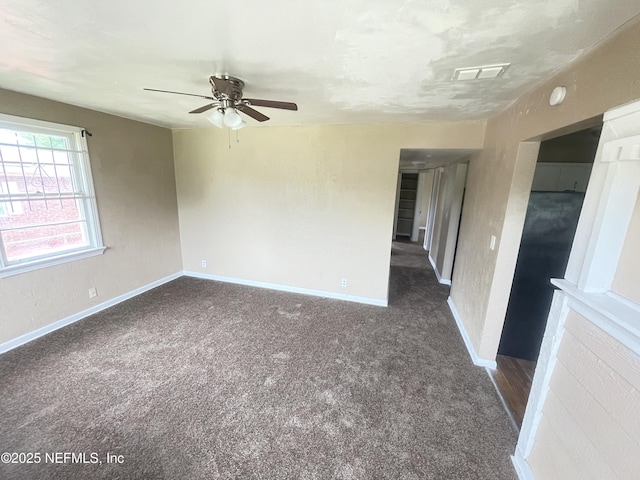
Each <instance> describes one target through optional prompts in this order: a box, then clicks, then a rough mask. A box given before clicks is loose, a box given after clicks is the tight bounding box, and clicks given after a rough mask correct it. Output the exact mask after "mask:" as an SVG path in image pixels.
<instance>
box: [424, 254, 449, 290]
mask: <svg viewBox="0 0 640 480" xmlns="http://www.w3.org/2000/svg"><path fill="white" fill-rule="evenodd" d="M429 263H430V264H431V266H432V267H433V271H434V272H436V278H437V279H438V282H439V283H442V284H443V285H451V280H447V279H446V278H442V275H440V271H439V270H438V267H436V262H435V261H434V260H433V258H431V253H429Z"/></svg>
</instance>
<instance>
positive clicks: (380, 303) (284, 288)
mask: <svg viewBox="0 0 640 480" xmlns="http://www.w3.org/2000/svg"><path fill="white" fill-rule="evenodd" d="M184 275H186V276H187V277H195V278H203V279H206V280H215V281H218V282H224V283H235V284H238V285H247V286H249V287H258V288H267V289H269V290H279V291H281V292H290V293H301V294H303V295H313V296H314V297H324V298H333V299H336V300H346V301H347V302H355V303H364V304H367V305H375V306H377V307H386V306H388V300H379V299H377V298H369V297H358V296H356V295H348V294H344V293H335V292H326V291H323V290H314V289H311V288H302V287H292V286H289V285H280V284H277V283H268V282H258V281H255V280H244V279H242V278H235V277H225V276H222V275H212V274H209V273H200V272H192V271H188V270H185V271H184Z"/></svg>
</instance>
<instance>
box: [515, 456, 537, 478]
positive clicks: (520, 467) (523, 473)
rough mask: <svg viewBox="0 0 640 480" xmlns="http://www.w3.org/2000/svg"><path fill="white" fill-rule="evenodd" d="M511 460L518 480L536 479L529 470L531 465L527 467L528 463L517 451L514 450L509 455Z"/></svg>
mask: <svg viewBox="0 0 640 480" xmlns="http://www.w3.org/2000/svg"><path fill="white" fill-rule="evenodd" d="M511 462H512V463H513V466H514V468H515V469H516V473H517V474H518V478H519V479H520V480H535V479H536V477H535V475H534V474H533V472H532V471H531V467H529V464H528V463H527V462H526V461H525V460H524V458H522V457H521V456H519V455H518V452H516V454H515V455H512V456H511Z"/></svg>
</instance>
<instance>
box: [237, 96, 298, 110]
mask: <svg viewBox="0 0 640 480" xmlns="http://www.w3.org/2000/svg"><path fill="white" fill-rule="evenodd" d="M243 100H246V101H247V102H249V103H250V104H251V105H254V106H256V107H269V108H281V109H282V110H298V105H296V104H295V103H292V102H278V101H276V100H260V99H259V98H243Z"/></svg>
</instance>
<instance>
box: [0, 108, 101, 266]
mask: <svg viewBox="0 0 640 480" xmlns="http://www.w3.org/2000/svg"><path fill="white" fill-rule="evenodd" d="M0 128H5V129H9V130H16V131H22V132H28V133H34V134H38V133H40V134H45V135H57V136H64V137H67V138H69V139H70V141H71V145H70V147H69V150H68V152H69V153H70V154H72V155H74V157H75V158H74V163H77V166H75V167H74V168H73V169H72V175H73V176H74V178H75V180H76V181H77V182H78V184H79V185H80V187H81V191H82V193H83V194H84V200H85V201H84V208H83V213H84V216H85V219H84V220H85V221H86V229H87V237H88V243H89V245H88V246H86V247H80V248H77V249H73V250H66V251H63V252H52V253H48V254H44V255H40V256H34V257H30V258H26V259H24V260H20V261H17V262H8V261H7V258H6V255H5V249H4V245H3V244H2V236H0V278H3V277H8V276H11V275H17V274H20V273H25V272H30V271H34V270H38V269H41V268H46V267H51V266H53V265H60V264H62V263H67V262H72V261H76V260H80V259H83V258H89V257H93V256H96V255H101V254H102V253H104V251H105V248H106V247H105V246H104V244H103V242H102V232H101V231H100V221H99V218H98V207H97V204H96V196H95V191H94V188H93V176H92V174H91V162H90V161H89V150H88V147H87V142H86V139H85V137H84V135H83V129H82V128H80V127H74V126H70V125H63V124H59V123H51V122H44V121H40V120H33V119H30V118H23V117H16V116H13V115H5V114H0ZM52 200H55V198H53V199H52ZM42 225H47V224H46V223H43V224H42Z"/></svg>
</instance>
